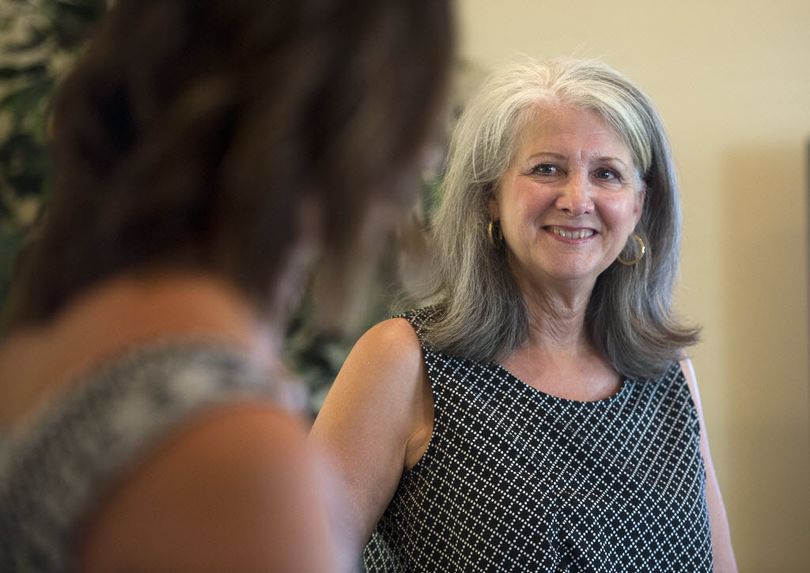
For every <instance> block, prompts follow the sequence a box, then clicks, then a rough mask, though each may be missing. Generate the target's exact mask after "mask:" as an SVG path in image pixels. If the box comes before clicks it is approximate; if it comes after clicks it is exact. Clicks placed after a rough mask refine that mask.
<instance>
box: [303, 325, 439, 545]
mask: <svg viewBox="0 0 810 573" xmlns="http://www.w3.org/2000/svg"><path fill="white" fill-rule="evenodd" d="M424 376H425V374H424V362H423V359H422V353H421V348H420V345H419V341H418V339H417V338H416V334H415V333H414V331H413V328H412V327H411V326H410V325H409V324H408V323H407V321H405V320H404V319H391V320H387V321H384V322H382V323H380V324H378V325H377V326H375V327H373V328H372V329H370V330H369V331H368V332H367V333H366V334H364V335H363V336H362V337H361V338H360V340H359V341H358V342H357V344H356V345H355V347H354V348H353V349H352V352H351V353H350V354H349V357H348V358H347V360H346V362H345V364H344V365H343V368H342V369H341V371H340V373H339V374H338V376H337V379H336V380H335V383H334V384H333V386H332V388H331V390H330V392H329V394H328V396H327V398H326V400H325V402H324V404H323V407H322V409H321V411H320V413H319V415H318V417H317V419H316V420H315V424H314V426H313V429H312V433H311V437H312V440H313V441H314V442H315V444H316V446H317V448H318V450H319V451H320V452H321V453H322V454H323V457H324V458H325V459H326V460H327V462H328V463H330V465H331V470H332V471H333V472H334V475H335V477H336V478H337V481H338V483H337V486H338V487H339V488H340V489H341V491H342V492H343V499H344V502H345V503H344V505H345V512H346V515H347V523H345V529H344V531H345V532H346V533H347V534H348V536H349V537H351V539H349V540H347V543H349V545H350V546H353V547H355V548H356V549H357V550H359V549H360V548H361V547H362V545H363V544H364V543H365V542H366V541H367V540H368V537H369V536H370V535H371V531H372V530H373V528H374V526H375V524H376V522H377V520H378V519H379V517H380V516H381V515H382V513H383V511H384V510H385V508H386V507H387V505H388V503H389V502H390V499H391V497H392V495H393V493H394V491H395V489H396V487H397V484H398V483H399V479H400V477H401V475H402V472H403V469H404V467H405V465H406V457H407V455H408V448H409V443H410V442H411V441H412V437H413V436H414V435H415V433H417V432H418V426H419V421H420V420H422V419H424V418H425V417H426V415H425V414H424V413H425V412H426V411H428V410H429V412H430V422H431V423H432V401H431V402H430V404H429V405H428V406H429V407H426V404H425V402H426V401H429V398H427V399H426V397H425V388H426V387H427V383H426V381H425V377H424ZM427 393H428V395H429V390H428V391H427Z"/></svg>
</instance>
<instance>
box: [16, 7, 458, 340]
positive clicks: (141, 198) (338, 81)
mask: <svg viewBox="0 0 810 573" xmlns="http://www.w3.org/2000/svg"><path fill="white" fill-rule="evenodd" d="M449 4H450V3H449V2H448V1H445V0H276V1H266V0H118V1H117V2H116V3H115V6H114V8H113V9H112V10H111V11H110V13H109V14H108V16H107V17H106V19H105V21H104V22H103V25H102V26H101V28H100V30H99V33H98V34H97V36H96V37H95V39H94V40H93V41H92V42H91V45H90V46H89V49H88V51H87V53H86V54H85V56H84V57H83V59H82V60H81V62H80V63H79V64H78V65H77V67H76V68H75V69H74V71H73V72H72V74H71V75H70V77H68V78H67V79H66V81H65V82H64V84H63V86H62V89H61V93H60V94H59V96H58V99H57V102H56V104H55V111H54V122H53V151H54V161H55V178H54V194H53V196H52V198H51V200H50V202H49V206H48V208H47V212H46V216H45V218H44V224H43V225H42V226H41V228H40V229H39V231H38V233H37V234H36V237H35V238H34V239H33V240H32V242H31V244H30V246H29V248H28V250H27V251H28V252H26V253H25V255H24V257H23V259H22V260H21V265H20V270H19V274H18V277H17V280H16V281H15V283H14V285H13V290H12V298H11V302H10V307H9V316H8V320H9V325H10V326H19V325H24V324H32V323H37V322H41V321H46V320H48V319H49V318H51V317H53V316H54V315H55V314H56V313H58V312H59V311H60V310H61V309H62V308H63V307H64V306H65V305H66V304H68V303H69V302H70V301H71V300H73V299H74V298H75V297H76V296H77V295H79V294H81V293H82V292H83V291H85V290H86V289H87V288H89V287H91V286H92V285H94V284H95V283H97V282H98V281H100V280H102V279H104V278H107V277H110V276H112V275H115V274H118V273H122V272H125V271H131V270H139V269H150V268H154V267H160V266H167V267H172V268H174V267H177V266H181V267H188V268H190V269H194V270H202V271H206V272H213V273H216V274H219V275H222V276H224V277H225V278H227V279H228V280H230V281H232V282H233V283H234V284H235V285H236V286H237V287H238V288H239V289H240V290H241V291H242V292H243V293H244V294H245V295H246V296H247V297H249V299H250V300H251V301H253V302H254V303H255V304H256V305H257V308H259V309H262V308H264V307H266V305H267V304H268V302H269V300H270V297H271V296H272V293H273V290H274V289H273V285H274V284H275V283H274V281H276V280H277V279H278V278H279V273H280V272H281V270H282V268H283V265H284V262H285V259H286V257H287V256H288V255H289V252H290V250H291V248H292V247H293V246H294V245H295V244H296V241H297V240H298V239H299V237H298V232H299V229H298V214H299V209H300V208H301V206H302V205H303V202H304V201H307V200H311V199H314V200H315V201H317V203H318V204H320V205H322V206H323V214H324V218H323V221H322V227H323V229H322V235H323V243H324V245H326V246H327V249H328V250H327V253H326V255H325V256H326V259H328V260H330V261H332V262H333V263H334V262H335V261H337V262H339V261H340V260H341V259H342V258H345V256H346V255H347V251H348V250H349V246H350V245H351V244H352V241H353V240H354V239H355V235H356V231H357V229H358V228H359V227H361V222H362V220H363V218H364V217H365V215H366V212H367V208H368V206H369V205H370V204H372V203H373V202H375V201H399V200H401V198H402V197H403V195H407V194H408V193H407V192H406V193H403V191H402V189H407V188H412V187H413V186H412V185H408V184H407V183H403V180H407V176H408V175H409V174H410V173H411V172H412V171H413V172H415V171H416V170H415V169H413V166H414V163H415V161H416V158H417V156H418V152H419V150H420V148H421V146H422V144H423V143H424V140H425V138H426V135H427V134H428V133H429V131H430V129H429V128H430V125H431V121H432V119H433V116H434V115H435V112H436V111H437V107H438V103H439V102H440V101H441V96H442V95H443V91H444V88H445V83H446V77H447V74H448V69H449V62H450V59H451V51H452V50H451V49H452V44H453V31H452V21H451V20H452V18H451V13H450V12H451V10H450V7H449ZM331 266H334V267H338V266H339V265H337V264H333V265H331Z"/></svg>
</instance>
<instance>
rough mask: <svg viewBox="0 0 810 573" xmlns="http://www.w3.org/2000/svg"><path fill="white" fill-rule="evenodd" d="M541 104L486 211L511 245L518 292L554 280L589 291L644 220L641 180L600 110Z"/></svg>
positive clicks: (510, 258) (571, 289)
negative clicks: (642, 215) (598, 111)
mask: <svg viewBox="0 0 810 573" xmlns="http://www.w3.org/2000/svg"><path fill="white" fill-rule="evenodd" d="M541 105H542V107H541V108H539V109H538V110H537V111H536V113H535V114H533V120H530V122H529V123H528V125H527V126H526V128H525V130H524V133H523V137H522V138H521V139H522V140H521V144H520V146H519V148H518V150H517V152H516V154H515V158H514V160H513V162H512V165H511V166H510V167H509V169H507V171H506V173H504V175H503V177H502V178H501V182H500V185H499V186H498V188H497V189H496V191H495V193H493V194H492V195H491V196H490V197H489V200H488V209H489V215H490V218H491V219H492V221H493V222H495V223H494V224H496V225H499V226H500V227H501V230H502V234H503V236H504V238H505V240H506V244H508V245H509V247H510V248H509V250H508V251H507V260H508V264H509V267H510V270H511V272H512V275H513V276H514V278H515V281H517V282H518V285H519V288H520V290H521V291H522V292H526V291H528V290H530V289H532V288H533V285H535V286H536V287H539V288H542V286H543V283H555V284H556V285H557V287H558V288H560V289H562V290H565V291H568V292H570V293H572V294H576V293H578V292H582V293H586V294H587V295H589V294H590V292H591V291H592V290H593V285H594V284H595V282H596V279H597V277H598V276H599V275H600V274H602V272H603V271H604V270H605V269H607V268H608V267H609V266H610V265H611V264H613V262H614V261H615V260H616V257H617V256H618V255H619V253H620V252H621V250H622V249H623V248H624V246H625V244H626V243H627V239H628V237H629V236H630V234H631V233H632V232H633V229H634V228H635V226H636V224H637V223H638V221H639V218H640V217H641V208H642V205H643V198H644V186H643V182H642V181H641V177H640V176H639V174H638V171H637V170H636V168H635V166H634V165H633V158H632V154H631V152H630V150H629V149H628V148H627V146H626V145H625V143H624V141H622V139H621V138H620V137H619V136H618V135H617V134H616V133H615V131H614V130H613V129H611V128H610V126H608V125H607V123H606V122H605V121H604V120H603V119H602V117H601V116H600V115H599V114H597V113H596V112H593V111H590V110H582V109H579V108H577V107H572V106H566V105H561V104H551V103H549V104H541ZM563 283H565V284H563Z"/></svg>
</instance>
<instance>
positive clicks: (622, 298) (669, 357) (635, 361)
mask: <svg viewBox="0 0 810 573" xmlns="http://www.w3.org/2000/svg"><path fill="white" fill-rule="evenodd" d="M553 103H564V104H567V105H573V106H576V107H581V108H583V109H588V110H593V111H595V112H597V113H598V114H600V116H601V117H603V118H604V120H605V121H606V122H607V123H608V124H610V125H611V126H612V127H613V128H614V129H615V131H616V133H617V134H618V135H619V136H620V137H621V138H622V139H623V140H624V142H625V143H626V144H627V146H628V148H629V149H630V151H631V153H632V156H633V160H634V163H635V167H636V169H637V170H638V173H639V174H640V176H641V179H642V180H643V183H644V186H645V188H646V196H645V201H644V208H643V212H642V215H641V219H640V221H639V223H638V225H637V227H636V229H635V232H636V233H637V234H638V235H639V236H640V237H641V238H642V239H643V241H644V243H645V244H646V246H647V252H646V254H645V255H644V257H643V258H642V259H641V261H639V262H638V264H636V265H634V266H623V265H621V264H618V263H616V262H614V263H613V264H612V265H611V266H610V267H609V268H608V269H607V270H605V271H604V272H603V273H602V274H601V275H600V276H599V278H598V279H597V282H596V284H595V286H594V290H593V292H592V295H591V299H590V301H589V303H588V308H587V311H586V327H587V328H588V331H589V334H590V336H591V340H592V342H593V344H595V345H596V347H597V349H598V350H599V351H601V352H602V353H603V354H604V355H605V356H606V357H607V359H608V360H609V361H610V362H611V364H612V365H613V367H614V368H615V369H616V370H617V371H618V372H620V373H621V374H622V375H625V376H630V377H634V378H646V377H651V376H655V375H657V374H659V373H660V372H662V371H663V370H664V369H665V368H666V366H667V365H668V364H670V363H671V362H672V361H673V360H675V359H677V358H678V357H679V355H680V353H681V351H682V349H683V348H684V347H685V346H688V345H691V344H694V343H695V342H697V335H698V329H697V328H693V327H685V326H682V325H680V324H678V322H677V321H676V320H675V318H674V317H673V315H672V311H671V306H672V291H673V286H674V282H675V278H676V275H677V270H678V256H679V250H680V247H679V243H680V225H681V213H680V206H679V201H678V184H677V181H676V178H675V170H674V166H673V162H672V157H671V153H670V148H669V143H668V141H667V138H666V134H665V132H664V128H663V126H662V123H661V120H660V118H659V116H658V113H657V112H656V111H655V109H654V107H653V105H652V103H651V102H650V100H649V98H648V97H647V96H646V95H645V94H644V93H642V92H641V90H639V89H638V88H637V87H636V86H634V85H633V84H632V83H630V82H629V81H628V80H627V79H626V78H624V77H623V76H621V75H620V74H619V73H618V72H616V71H615V70H613V69H612V68H611V67H609V66H608V65H606V64H604V63H602V62H598V61H593V60H574V59H558V60H552V61H549V62H536V61H534V60H528V59H527V60H525V61H522V62H521V63H518V64H516V65H513V66H512V67H510V68H508V69H506V70H504V71H503V72H501V73H498V74H496V75H494V76H493V77H491V78H490V79H489V81H488V82H487V83H486V84H485V85H484V87H483V89H482V90H481V91H480V93H479V94H478V95H477V96H476V97H475V98H474V99H473V100H472V101H471V102H470V105H469V106H468V107H467V108H466V110H465V112H464V113H463V115H462V117H461V118H460V119H459V123H458V125H457V127H456V130H455V132H454V135H453V139H452V141H451V144H450V152H449V157H448V166H447V172H446V175H445V178H444V181H443V184H442V187H441V196H442V199H441V204H440V206H439V208H438V210H437V212H436V214H435V217H434V219H433V221H432V227H433V228H432V230H433V240H434V248H435V251H434V256H435V263H436V269H435V270H436V276H435V279H434V282H433V283H432V284H431V285H430V287H429V288H428V290H427V292H426V293H424V296H422V297H420V299H419V300H420V302H421V303H427V302H431V301H432V302H436V301H437V300H438V301H440V302H441V304H440V306H439V307H438V308H439V309H440V310H439V312H438V313H437V318H436V320H435V322H433V324H432V326H431V327H430V329H429V330H428V332H426V338H425V341H426V343H428V344H429V345H430V346H431V347H433V348H435V349H436V350H440V351H443V352H446V353H448V354H451V355H456V356H462V357H465V358H470V359H473V360H478V361H485V362H488V361H494V360H498V359H501V358H503V357H504V356H505V355H506V354H508V353H509V352H510V351H512V350H514V349H515V348H517V347H518V346H519V345H520V344H521V343H523V342H524V341H525V340H526V337H527V335H528V329H529V322H528V315H527V309H526V307H525V304H524V302H523V297H522V296H521V293H520V291H519V289H518V287H517V285H516V283H515V281H514V279H513V277H512V275H511V273H510V271H509V268H508V266H507V262H506V256H505V254H504V250H503V249H501V250H498V249H495V248H493V246H492V245H491V244H490V242H489V241H488V240H487V236H486V228H487V224H488V223H489V213H488V211H487V200H488V198H489V197H491V196H492V193H493V192H494V190H495V189H496V188H497V186H498V184H499V182H500V179H501V177H502V176H503V175H504V173H505V172H506V170H507V169H508V168H509V166H510V163H511V162H512V159H513V156H514V153H515V152H516V148H517V144H518V140H519V138H520V135H521V133H522V131H523V129H524V128H525V126H526V125H527V121H528V120H529V119H530V118H532V117H536V115H533V114H536V113H542V110H541V109H540V110H538V106H542V104H553ZM631 242H632V241H631ZM630 246H631V245H628V247H626V248H629V247H630ZM625 257H627V258H630V259H632V258H633V256H632V254H631V255H629V256H627V255H625Z"/></svg>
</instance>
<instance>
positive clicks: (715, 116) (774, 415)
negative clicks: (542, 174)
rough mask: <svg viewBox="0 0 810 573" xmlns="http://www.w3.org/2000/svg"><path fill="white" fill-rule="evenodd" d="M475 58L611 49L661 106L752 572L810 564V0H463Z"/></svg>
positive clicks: (728, 470)
mask: <svg viewBox="0 0 810 573" xmlns="http://www.w3.org/2000/svg"><path fill="white" fill-rule="evenodd" d="M458 7H459V11H460V17H461V20H460V22H461V29H460V32H461V52H462V55H463V56H464V57H466V58H468V59H469V60H471V61H472V62H474V63H478V64H481V65H483V66H487V67H493V66H497V65H499V64H502V63H504V62H506V61H508V60H510V59H511V58H513V57H514V56H515V55H517V54H521V53H525V54H529V55H532V56H536V57H549V56H556V55H578V56H588V57H590V56H597V57H601V58H603V59H604V60H606V61H607V62H608V63H610V64H612V65H614V66H615V67H617V68H618V69H620V70H622V71H623V72H624V73H626V74H627V75H629V76H630V77H632V78H634V79H635V80H636V81H637V82H638V83H640V84H641V85H642V87H644V88H645V89H646V91H647V92H648V93H649V94H650V95H651V96H652V98H653V99H654V100H655V101H656V102H657V104H658V107H659V109H660V111H661V113H662V115H663V117H664V121H665V123H666V124H667V126H668V129H669V132H670V136H671V139H672V144H673V148H674V153H675V157H676V161H677V164H678V167H679V170H680V177H681V182H682V193H683V203H684V218H685V229H684V252H683V264H682V273H681V274H682V277H681V282H680V286H679V290H678V307H679V309H680V310H681V312H682V313H683V314H685V315H687V316H689V317H691V318H692V319H694V320H696V321H698V322H700V323H702V324H703V325H704V342H703V343H702V344H701V345H700V346H699V347H698V348H696V349H695V350H694V352H693V358H694V362H695V366H696V368H697V372H698V378H699V381H700V384H701V388H702V394H703V402H704V409H705V413H706V425H707V427H708V432H709V436H710V438H711V441H712V448H713V453H714V458H715V464H716V466H717V471H718V474H719V477H720V482H721V486H722V488H723V491H724V494H725V497H726V505H727V506H728V511H729V516H730V519H731V525H732V534H733V538H734V542H735V548H736V552H737V558H738V560H739V563H740V569H741V571H744V572H793V571H795V572H807V571H810V422H809V421H808V413H809V412H810V396H809V395H808V385H809V382H808V378H810V376H808V365H809V361H808V347H810V344H809V343H808V322H810V313H809V312H808V302H807V293H808V284H810V281H808V268H807V266H808V265H807V261H808V249H807V237H808V230H807V223H806V221H807V213H808V204H807V181H808V178H810V175H809V174H808V173H807V172H806V167H805V163H804V161H805V159H804V158H805V155H804V154H805V151H806V148H807V144H808V140H810V2H808V0H769V1H765V0H760V1H759V2H744V1H741V0H740V1H738V2H730V1H727V2H721V1H698V0H686V1H681V2H650V1H649V0H644V1H641V0H616V1H614V2H597V1H596V0H592V1H590V2H588V1H577V0H458Z"/></svg>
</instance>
